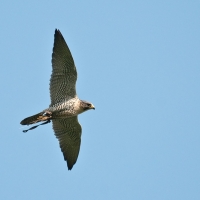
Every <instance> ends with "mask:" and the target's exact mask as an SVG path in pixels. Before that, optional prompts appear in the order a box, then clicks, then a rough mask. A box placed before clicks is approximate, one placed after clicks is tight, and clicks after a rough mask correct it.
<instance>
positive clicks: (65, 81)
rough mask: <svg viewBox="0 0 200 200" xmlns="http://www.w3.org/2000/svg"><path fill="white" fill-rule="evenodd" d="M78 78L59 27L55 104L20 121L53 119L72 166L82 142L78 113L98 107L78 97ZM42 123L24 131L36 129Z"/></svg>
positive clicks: (52, 93)
mask: <svg viewBox="0 0 200 200" xmlns="http://www.w3.org/2000/svg"><path fill="white" fill-rule="evenodd" d="M76 80H77V71H76V66H75V64H74V60H73V57H72V55H71V52H70V50H69V47H68V46H67V43H66V42H65V39H64V38H63V36H62V34H61V32H60V31H59V30H58V29H56V30H55V34H54V46H53V53H52V74H51V79H50V99H51V104H50V105H49V108H47V109H45V110H43V111H42V112H39V113H38V114H36V115H33V116H30V117H27V118H25V119H23V120H22V121H21V122H20V124H21V125H31V124H35V123H38V122H42V123H41V124H39V125H44V124H47V123H50V122H51V121H52V124H53V130H54V133H55V136H56V138H57V139H58V140H59V144H60V148H61V151H62V152H63V156H64V159H65V161H66V162H67V166H68V169H69V170H71V169H72V167H73V165H74V164H75V163H76V161H77V158H78V154H79V150H80V144H81V132H82V128H81V125H80V124H79V122H78V115H79V114H81V113H83V112H85V111H87V110H90V109H95V107H94V105H93V104H92V103H90V102H87V101H83V100H80V99H79V98H78V96H77V94H76ZM39 125H35V126H33V127H31V128H30V129H27V130H24V131H23V132H27V131H28V130H32V129H35V128H36V127H38V126H39Z"/></svg>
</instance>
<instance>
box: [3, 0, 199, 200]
mask: <svg viewBox="0 0 200 200" xmlns="http://www.w3.org/2000/svg"><path fill="white" fill-rule="evenodd" d="M199 10H200V2H199V1H186V0H183V1H179V0H178V1H157V0H155V1H146V0H141V1H133V0H125V1H123V2H122V1H98V2H95V1H88V0H86V1H81V2H80V1H79V2H78V1H76V2H75V1H63V0H58V1H45V0H41V1H32V2H24V1H21V0H19V1H13V0H11V1H4V2H1V3H0V18H1V20H0V27H1V31H0V54H1V59H0V66H1V67H0V70H1V73H0V91H1V126H0V133H1V140H0V147H1V148H0V160H1V167H0V169H1V170H0V186H1V187H0V199H6V200H10V199H20V200H26V199H30V200H31V199H33V200H35V199H42V200H43V199H49V200H54V199H95V200H98V199H105V200H107V199H109V200H110V199H115V200H118V199H119V200H121V199H126V200H128V199H130V200H132V199H137V200H149V199H153V200H161V199H162V200H168V199H170V200H177V199H181V200H188V199H192V200H199V199H200V190H199V185H200V171H199V169H200V145H199V143H200V142H199V141H200V123H199V120H200V103H199V102H200V94H199V87H200V56H199V55H200V37H199V36H200V26H199V20H200V12H199ZM55 28H58V29H60V31H61V32H62V34H63V36H64V38H65V40H66V42H67V43H68V45H69V48H70V50H71V52H72V55H73V57H74V60H75V63H76V66H77V70H78V82H77V92H78V95H79V97H80V98H81V99H84V100H88V101H90V102H92V103H93V104H94V105H95V107H96V110H95V111H89V112H86V113H84V114H82V115H80V117H79V121H80V123H81V125H82V129H83V133H82V144H81V150H80V154H79V158H78V161H77V163H76V164H75V166H74V168H73V169H72V170H71V171H68V170H67V165H66V163H65V162H64V159H63V155H62V153H61V152H60V148H59V144H58V141H57V139H56V138H55V136H54V133H53V130H52V127H51V124H48V125H45V126H40V127H39V128H37V129H35V130H33V131H30V132H28V133H23V132H22V130H23V129H24V128H26V127H21V125H20V124H19V122H20V121H21V120H22V119H23V118H25V117H27V116H29V115H32V114H35V113H37V112H40V111H41V110H43V109H45V108H47V107H48V105H49V104H50V97H49V79H50V75H51V53H52V48H53V35H54V30H55Z"/></svg>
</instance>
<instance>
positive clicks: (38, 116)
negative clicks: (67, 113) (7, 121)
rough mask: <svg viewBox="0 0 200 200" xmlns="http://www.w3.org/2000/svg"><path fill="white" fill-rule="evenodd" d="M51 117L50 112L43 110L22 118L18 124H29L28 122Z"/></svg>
mask: <svg viewBox="0 0 200 200" xmlns="http://www.w3.org/2000/svg"><path fill="white" fill-rule="evenodd" d="M51 118H52V116H51V112H47V111H46V112H45V111H43V112H40V113H38V114H36V115H33V116H30V117H27V118H25V119H23V120H22V121H21V122H20V124H21V125H30V124H35V123H38V122H42V121H46V120H49V119H51Z"/></svg>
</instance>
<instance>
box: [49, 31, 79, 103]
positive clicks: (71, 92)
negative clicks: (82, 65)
mask: <svg viewBox="0 0 200 200" xmlns="http://www.w3.org/2000/svg"><path fill="white" fill-rule="evenodd" d="M76 79H77V72H76V67H75V64H74V60H73V57H72V55H71V52H70V50H69V48H68V46H67V44H66V42H65V39H64V38H63V36H62V34H61V32H60V31H59V30H57V29H56V30H55V34H54V47H53V53H52V74H51V79H50V96H51V105H54V104H56V103H59V102H61V101H63V100H67V99H70V98H73V97H75V96H76Z"/></svg>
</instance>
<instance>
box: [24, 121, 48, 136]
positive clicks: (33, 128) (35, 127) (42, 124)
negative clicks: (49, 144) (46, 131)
mask: <svg viewBox="0 0 200 200" xmlns="http://www.w3.org/2000/svg"><path fill="white" fill-rule="evenodd" d="M50 122H51V120H50V119H49V120H47V121H46V122H44V123H42V124H39V125H36V126H33V127H31V128H29V129H27V130H23V132H24V133H26V132H27V131H29V130H33V129H35V128H37V127H38V126H40V125H44V124H48V123H50Z"/></svg>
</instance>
